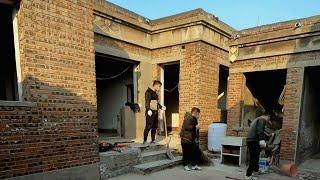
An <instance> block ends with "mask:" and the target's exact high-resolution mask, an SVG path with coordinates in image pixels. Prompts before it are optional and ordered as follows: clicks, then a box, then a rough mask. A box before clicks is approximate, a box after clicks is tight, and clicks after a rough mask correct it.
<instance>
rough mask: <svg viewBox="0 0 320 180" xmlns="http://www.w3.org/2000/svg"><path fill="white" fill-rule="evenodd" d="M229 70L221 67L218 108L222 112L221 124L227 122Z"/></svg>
mask: <svg viewBox="0 0 320 180" xmlns="http://www.w3.org/2000/svg"><path fill="white" fill-rule="evenodd" d="M228 77H229V68H228V67H226V66H223V65H220V66H219V88H218V108H219V109H220V110H221V117H220V121H221V122H227V114H228V112H227V98H228Z"/></svg>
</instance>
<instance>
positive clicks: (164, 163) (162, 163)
mask: <svg viewBox="0 0 320 180" xmlns="http://www.w3.org/2000/svg"><path fill="white" fill-rule="evenodd" d="M181 163H182V157H181V156H178V157H176V158H175V159H174V160H170V159H164V160H159V161H154V162H149V163H143V164H139V165H136V166H134V167H133V168H134V171H135V172H136V173H139V174H150V173H153V172H157V171H161V170H163V169H166V168H169V167H173V166H176V165H179V164H181Z"/></svg>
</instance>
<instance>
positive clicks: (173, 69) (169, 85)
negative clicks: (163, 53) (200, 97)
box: [162, 62, 180, 133]
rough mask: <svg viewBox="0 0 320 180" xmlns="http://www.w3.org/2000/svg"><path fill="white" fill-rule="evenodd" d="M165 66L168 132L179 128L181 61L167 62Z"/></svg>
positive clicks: (164, 87)
mask: <svg viewBox="0 0 320 180" xmlns="http://www.w3.org/2000/svg"><path fill="white" fill-rule="evenodd" d="M162 68H163V97H164V98H163V99H164V102H163V103H164V105H165V106H166V108H167V110H166V123H167V130H168V132H169V133H170V132H173V131H177V130H178V128H179V79H180V78H179V77H180V64H179V62H176V63H172V64H166V65H163V66H162Z"/></svg>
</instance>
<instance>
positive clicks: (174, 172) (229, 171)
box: [111, 164, 297, 180]
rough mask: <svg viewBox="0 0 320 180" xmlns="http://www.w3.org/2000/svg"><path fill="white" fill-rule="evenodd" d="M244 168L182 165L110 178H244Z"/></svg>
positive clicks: (269, 178) (267, 179) (269, 177)
mask: <svg viewBox="0 0 320 180" xmlns="http://www.w3.org/2000/svg"><path fill="white" fill-rule="evenodd" d="M244 176H245V169H244V168H239V167H233V166H225V165H220V164H219V165H216V166H210V167H203V169H202V171H189V172H187V171H184V170H183V167H182V166H177V167H175V168H171V169H166V170H163V171H160V172H155V173H152V174H148V175H139V174H134V173H131V174H126V175H123V176H118V177H115V178H111V180H150V179H152V180H163V179H170V180H180V179H183V180H194V179H197V180H228V179H229V180H230V178H226V177H231V178H235V180H236V179H241V180H242V179H244ZM259 179H261V180H295V179H296V180H297V178H290V177H285V176H281V175H278V174H276V173H270V174H266V175H262V176H260V178H259Z"/></svg>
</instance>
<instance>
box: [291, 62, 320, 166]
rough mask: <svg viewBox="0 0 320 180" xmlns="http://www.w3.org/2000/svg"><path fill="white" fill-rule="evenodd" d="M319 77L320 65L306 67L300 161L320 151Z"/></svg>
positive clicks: (298, 149)
mask: <svg viewBox="0 0 320 180" xmlns="http://www.w3.org/2000/svg"><path fill="white" fill-rule="evenodd" d="M319 77H320V66H316V67H307V68H305V73H304V82H303V91H302V99H301V114H300V124H299V135H298V148H297V160H298V162H303V161H305V160H307V159H309V158H311V157H313V156H314V155H316V154H319V153H320V138H319V137H320V119H319V118H320V109H319V107H320V84H319ZM318 157H320V156H318Z"/></svg>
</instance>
